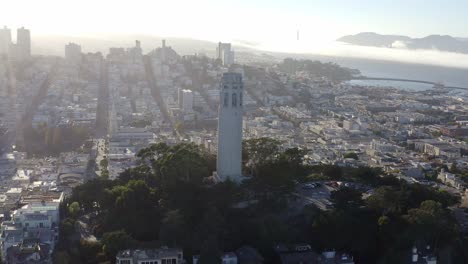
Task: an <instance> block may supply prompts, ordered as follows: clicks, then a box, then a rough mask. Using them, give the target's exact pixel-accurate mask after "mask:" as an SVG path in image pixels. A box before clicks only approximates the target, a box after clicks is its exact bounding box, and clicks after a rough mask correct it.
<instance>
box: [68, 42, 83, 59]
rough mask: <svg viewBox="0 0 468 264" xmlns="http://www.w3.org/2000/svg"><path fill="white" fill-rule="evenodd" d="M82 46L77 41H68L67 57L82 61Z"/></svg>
mask: <svg viewBox="0 0 468 264" xmlns="http://www.w3.org/2000/svg"><path fill="white" fill-rule="evenodd" d="M81 58H82V54H81V46H80V45H78V44H75V43H71V42H70V43H68V44H67V45H65V59H66V60H67V61H69V62H73V63H79V62H81Z"/></svg>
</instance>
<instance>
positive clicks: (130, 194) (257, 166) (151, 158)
mask: <svg viewBox="0 0 468 264" xmlns="http://www.w3.org/2000/svg"><path fill="white" fill-rule="evenodd" d="M304 154H305V151H304V150H301V149H287V150H281V149H280V144H279V142H278V141H275V140H272V139H266V138H260V139H251V140H247V141H245V142H244V160H243V162H244V171H245V172H248V174H249V175H250V176H249V178H248V179H247V180H245V181H244V182H243V183H242V184H240V185H238V184H235V183H233V182H224V183H217V184H216V183H213V182H212V181H211V179H210V178H209V175H210V174H211V172H212V171H213V170H214V169H215V157H214V156H213V155H212V154H210V153H208V152H206V151H204V150H203V149H201V148H200V147H198V146H196V145H194V144H190V143H182V144H178V145H174V146H169V145H166V144H155V145H152V146H149V147H148V148H146V149H143V150H141V151H140V152H139V153H138V157H139V164H138V166H136V167H133V168H129V169H127V170H126V171H124V172H123V173H122V174H121V175H120V177H119V178H118V179H117V180H114V181H110V180H106V179H95V180H92V181H89V182H87V183H85V184H83V185H82V186H79V187H77V188H75V189H74V191H73V195H72V196H71V197H70V199H69V200H68V201H67V205H66V206H67V207H65V209H64V210H63V214H64V218H63V221H62V223H61V226H60V228H61V243H60V245H59V247H58V252H57V254H56V257H57V258H58V257H60V258H62V259H67V261H69V262H63V263H84V262H86V263H99V262H102V261H104V260H106V259H108V260H112V259H113V256H114V255H115V253H116V252H117V251H118V250H120V249H123V248H131V247H149V246H152V247H156V246H160V245H168V246H174V247H175V246H177V247H181V248H183V249H184V253H185V255H186V256H187V257H190V256H191V255H192V254H200V263H220V261H219V258H220V253H221V252H223V251H231V250H235V249H237V248H239V247H241V246H243V245H251V246H253V247H255V248H257V249H258V250H259V251H260V252H261V253H262V255H263V256H264V257H265V259H266V261H267V262H268V263H274V262H275V254H274V252H273V246H274V245H275V244H277V243H310V244H311V245H312V246H313V247H314V248H315V249H317V250H322V249H329V248H335V249H339V250H344V251H347V252H350V253H352V254H353V255H354V256H355V257H356V259H357V260H358V261H359V263H377V262H379V261H380V262H381V263H401V261H400V260H401V259H402V258H404V257H405V256H406V255H405V252H407V250H409V249H410V248H411V247H412V245H413V244H414V243H420V242H423V243H427V244H429V245H431V246H433V247H434V248H435V249H436V250H453V249H454V247H456V246H462V244H461V242H460V241H461V240H458V230H457V225H456V224H455V222H454V220H453V219H452V218H451V216H450V213H449V211H448V209H447V207H448V206H450V205H453V204H454V203H456V202H457V200H456V198H454V197H452V196H451V195H449V194H448V193H445V192H440V191H437V190H435V189H432V188H429V187H426V186H422V185H417V184H413V185H410V184H407V183H405V182H401V181H398V180H397V179H395V178H390V177H383V174H382V172H381V171H380V170H377V169H371V168H355V169H351V168H350V169H348V168H346V169H342V168H340V167H336V166H331V165H326V166H325V165H323V166H307V165H304V164H303V160H302V159H303V157H304ZM316 179H320V180H328V181H333V180H346V181H349V182H355V183H359V184H361V185H362V186H371V187H373V192H372V193H367V195H364V196H363V190H361V189H358V188H350V187H343V188H340V189H338V190H337V191H335V192H333V193H332V195H331V201H332V202H333V204H334V208H333V209H331V210H327V211H322V210H320V209H318V208H316V207H314V206H313V205H308V206H306V207H304V208H302V207H300V208H299V209H297V208H295V207H294V206H293V205H296V203H295V199H297V195H296V187H295V185H296V183H297V182H305V181H309V180H316ZM367 196H368V197H367ZM363 197H365V198H366V199H364V198H363ZM83 217H86V218H87V219H89V222H90V226H91V228H92V230H93V233H94V235H96V237H97V238H98V242H87V241H81V242H80V241H79V239H77V238H74V237H75V235H73V233H74V232H73V227H74V226H75V225H76V222H77V221H81V220H80V219H81V218H83ZM457 241H458V242H460V243H458V244H457ZM75 260H77V261H75ZM83 261H84V262H83Z"/></svg>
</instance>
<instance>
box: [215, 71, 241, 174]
mask: <svg viewBox="0 0 468 264" xmlns="http://www.w3.org/2000/svg"><path fill="white" fill-rule="evenodd" d="M243 88H244V87H243V84H242V75H240V74H238V73H224V74H223V77H222V81H221V89H220V104H219V114H218V157H217V164H216V165H217V177H218V178H219V180H221V181H225V180H226V179H228V178H230V179H231V180H234V181H240V180H241V177H242V115H243V103H242V93H243Z"/></svg>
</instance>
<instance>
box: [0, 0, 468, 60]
mask: <svg viewBox="0 0 468 264" xmlns="http://www.w3.org/2000/svg"><path fill="white" fill-rule="evenodd" d="M466 5H467V4H466V3H464V4H463V3H460V1H444V4H443V5H442V4H440V1H419V0H418V1H410V2H408V1H402V0H399V1H370V0H364V1H356V0H353V1H337V0H331V1H304V0H300V1H263V0H262V1H246V0H241V1H212V0H202V1H180V0H175V1H159V0H157V1H145V0H135V1H130V2H127V1H120V0H118V1H111V0H100V1H91V0H83V1H78V2H76V1H63V0H44V1H32V0H30V1H25V0H19V1H2V8H1V10H0V23H3V24H5V25H7V26H9V27H13V28H14V27H18V26H25V27H28V28H31V29H32V34H33V35H50V34H52V35H57V34H59V35H68V36H70V35H71V36H91V35H99V34H101V35H102V34H127V33H132V34H148V35H156V36H162V37H186V38H195V39H201V40H210V41H219V40H221V41H231V42H236V41H237V42H240V41H244V42H249V43H251V44H256V46H257V48H261V49H269V50H275V51H288V52H316V51H317V50H320V51H321V50H323V48H324V47H326V46H328V44H329V43H330V42H332V41H334V40H335V39H337V38H339V37H341V36H343V35H346V34H355V33H358V32H366V31H373V32H379V33H383V34H406V35H409V36H414V37H423V36H425V35H429V34H451V35H454V36H460V37H462V36H464V35H466V33H465V32H466V31H465V28H464V26H465V25H466V24H467V23H468V19H467V17H466V15H465V13H464V10H465V11H466V10H468V6H466ZM463 7H464V8H463ZM418 9H421V10H424V11H423V12H416V11H418ZM442 13H444V15H441V14H442ZM444 22H445V23H444ZM298 31H299V42H301V43H300V44H298V43H297V42H298V41H297V32H298Z"/></svg>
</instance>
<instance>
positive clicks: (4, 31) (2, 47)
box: [0, 26, 11, 55]
mask: <svg viewBox="0 0 468 264" xmlns="http://www.w3.org/2000/svg"><path fill="white" fill-rule="evenodd" d="M10 46H11V30H10V29H9V28H7V27H6V26H4V27H3V28H1V29H0V55H7V54H8V53H9V52H10Z"/></svg>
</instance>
